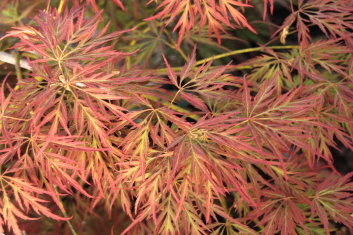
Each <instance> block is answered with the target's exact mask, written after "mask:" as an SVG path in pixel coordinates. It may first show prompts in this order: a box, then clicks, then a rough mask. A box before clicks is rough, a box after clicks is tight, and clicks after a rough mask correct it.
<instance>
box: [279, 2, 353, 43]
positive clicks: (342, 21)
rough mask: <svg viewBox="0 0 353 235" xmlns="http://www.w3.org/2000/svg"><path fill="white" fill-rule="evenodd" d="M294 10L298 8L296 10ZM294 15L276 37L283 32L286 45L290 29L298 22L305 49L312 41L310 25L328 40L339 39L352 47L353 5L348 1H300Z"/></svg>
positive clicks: (297, 27)
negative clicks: (315, 27) (316, 28)
mask: <svg viewBox="0 0 353 235" xmlns="http://www.w3.org/2000/svg"><path fill="white" fill-rule="evenodd" d="M294 8H297V9H295V10H294ZM292 10H293V11H292V13H291V14H290V15H289V16H288V17H287V18H286V19H285V21H284V23H283V24H282V26H281V27H280V28H279V29H278V30H277V31H276V33H275V35H276V34H278V33H280V32H281V41H282V43H285V39H286V37H287V35H288V31H289V29H290V27H291V26H292V25H293V24H294V23H295V22H296V29H297V31H298V40H299V42H300V44H301V45H303V46H304V47H307V46H309V42H310V41H311V38H312V36H311V34H310V26H311V25H310V24H313V25H315V26H317V27H318V28H319V29H320V30H321V31H322V32H323V34H324V35H325V36H326V37H327V38H331V37H333V38H339V39H343V40H346V42H347V43H348V44H349V45H352V39H351V36H350V32H351V31H350V30H351V29H352V28H353V25H352V19H353V18H352V12H353V5H352V2H351V1H347V0H323V1H322V0H310V1H298V5H297V6H292Z"/></svg>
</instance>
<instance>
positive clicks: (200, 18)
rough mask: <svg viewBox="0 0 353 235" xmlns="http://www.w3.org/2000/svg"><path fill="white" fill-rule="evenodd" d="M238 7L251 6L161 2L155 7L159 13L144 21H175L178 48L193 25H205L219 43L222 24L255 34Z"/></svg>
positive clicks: (210, 0)
mask: <svg viewBox="0 0 353 235" xmlns="http://www.w3.org/2000/svg"><path fill="white" fill-rule="evenodd" d="M238 7H241V8H244V7H251V5H249V4H245V3H242V1H235V0H222V1H219V2H216V1H213V0H206V1H201V0H196V1H190V0H163V1H162V2H161V3H160V4H159V5H158V7H157V10H159V11H158V12H157V13H156V14H155V15H154V16H152V17H149V18H147V19H146V20H152V19H157V18H158V19H166V18H168V21H167V24H170V23H171V22H172V21H173V20H174V19H176V20H177V23H176V25H175V27H174V31H176V30H179V39H178V46H179V45H180V44H181V42H182V39H183V37H184V35H185V34H187V35H188V34H189V32H190V31H191V30H192V28H193V27H195V25H199V27H200V29H202V28H203V27H204V26H205V25H207V27H208V32H209V34H210V35H211V34H215V35H216V37H217V40H218V42H219V43H220V40H221V37H220V31H222V32H226V31H225V29H224V26H223V25H222V23H224V24H225V25H226V26H228V27H231V28H236V27H246V28H248V29H249V30H250V31H252V32H254V33H256V32H255V30H254V29H253V28H252V26H251V25H250V24H249V23H248V21H247V19H246V18H245V16H244V15H243V14H242V13H241V12H240V11H239V10H238V9H237V8H238ZM231 20H233V21H234V22H235V24H236V26H235V25H233V24H232V23H231V22H230V21H231Z"/></svg>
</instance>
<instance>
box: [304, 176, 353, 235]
mask: <svg viewBox="0 0 353 235" xmlns="http://www.w3.org/2000/svg"><path fill="white" fill-rule="evenodd" d="M351 177H352V173H350V174H347V175H345V176H344V177H337V176H335V175H333V174H332V175H331V176H330V177H326V179H325V180H323V181H322V182H321V183H320V184H318V185H317V187H316V188H315V195H314V196H313V200H312V203H311V213H312V215H315V216H318V217H319V218H320V221H321V223H322V224H323V225H324V228H325V230H326V233H327V234H330V229H329V220H331V219H333V220H334V221H335V222H338V223H342V224H344V225H345V226H347V227H349V228H352V227H353V222H352V221H353V220H352V214H353V206H352V205H353V193H352V183H351V182H349V181H350V179H351Z"/></svg>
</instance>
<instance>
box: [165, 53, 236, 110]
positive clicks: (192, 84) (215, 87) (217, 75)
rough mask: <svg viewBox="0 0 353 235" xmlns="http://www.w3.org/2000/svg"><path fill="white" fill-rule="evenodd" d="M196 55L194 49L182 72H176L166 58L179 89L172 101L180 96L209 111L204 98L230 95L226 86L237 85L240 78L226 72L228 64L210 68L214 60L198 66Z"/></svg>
mask: <svg viewBox="0 0 353 235" xmlns="http://www.w3.org/2000/svg"><path fill="white" fill-rule="evenodd" d="M195 56H196V54H195V51H194V52H193V55H192V57H191V58H190V60H189V61H188V62H187V63H186V64H185V65H184V67H183V68H182V70H181V72H180V74H177V73H176V72H174V71H173V69H172V68H171V67H170V66H169V64H168V62H167V61H166V59H165V62H166V65H167V68H168V75H169V76H168V77H169V80H170V82H171V83H172V84H173V85H174V86H175V87H176V88H177V89H178V90H177V92H176V94H175V95H174V97H173V99H172V101H171V102H172V103H173V102H174V101H175V100H176V99H177V98H178V96H180V98H182V99H184V100H186V101H187V102H189V103H190V104H191V105H193V106H194V107H195V108H198V109H199V110H202V111H204V112H206V113H207V112H208V110H209V109H208V107H207V106H206V104H205V102H204V100H205V99H207V98H213V99H214V98H219V97H224V98H225V97H227V96H229V95H230V92H229V91H228V90H226V89H224V88H225V87H226V86H228V85H229V86H237V83H239V81H240V79H238V78H237V77H234V76H231V75H229V74H225V73H224V72H225V70H226V68H227V67H226V66H221V67H218V68H214V69H210V66H211V64H212V62H210V63H207V64H203V65H201V66H199V67H196V59H195Z"/></svg>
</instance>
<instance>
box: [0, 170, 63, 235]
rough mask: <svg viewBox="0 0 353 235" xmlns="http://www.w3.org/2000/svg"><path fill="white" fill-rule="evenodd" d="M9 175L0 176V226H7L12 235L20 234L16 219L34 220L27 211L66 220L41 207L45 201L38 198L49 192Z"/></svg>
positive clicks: (7, 173) (6, 173) (5, 173)
mask: <svg viewBox="0 0 353 235" xmlns="http://www.w3.org/2000/svg"><path fill="white" fill-rule="evenodd" d="M9 173H10V172H9V171H7V172H6V171H5V172H4V173H2V174H1V176H0V182H1V190H0V192H1V196H2V197H1V200H0V211H1V216H0V218H2V219H0V221H1V222H2V224H3V223H5V224H7V226H8V227H9V228H10V229H11V230H12V231H13V232H14V234H16V235H17V234H18V235H20V234H22V232H21V230H20V228H19V225H18V219H24V220H33V219H36V218H31V217H29V216H28V215H27V214H28V211H29V210H31V211H34V212H35V213H36V214H39V215H44V216H47V217H50V218H52V219H55V220H66V218H63V217H60V216H57V215H55V214H53V213H52V212H51V211H50V209H49V208H47V207H46V206H44V205H43V204H44V203H46V202H47V201H46V200H44V199H41V197H40V196H43V195H48V194H49V192H47V191H45V190H43V189H41V188H38V187H35V186H33V185H31V184H30V183H29V182H26V181H24V180H23V179H21V178H17V177H13V176H10V175H9ZM2 224H0V227H2ZM0 230H1V229H0Z"/></svg>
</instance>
